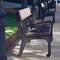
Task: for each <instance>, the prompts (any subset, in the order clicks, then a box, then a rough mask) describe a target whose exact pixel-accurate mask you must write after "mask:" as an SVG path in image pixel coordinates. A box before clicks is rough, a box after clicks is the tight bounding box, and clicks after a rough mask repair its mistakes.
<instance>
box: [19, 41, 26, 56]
mask: <svg viewBox="0 0 60 60" xmlns="http://www.w3.org/2000/svg"><path fill="white" fill-rule="evenodd" d="M26 43H27V40H22V42H21V47H20V50H19V56H21V55H22V53H23V50H24V47H25V45H26Z"/></svg>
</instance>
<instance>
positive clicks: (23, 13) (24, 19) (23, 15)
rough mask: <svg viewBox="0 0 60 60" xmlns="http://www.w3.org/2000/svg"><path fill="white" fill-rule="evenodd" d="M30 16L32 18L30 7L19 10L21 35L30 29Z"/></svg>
mask: <svg viewBox="0 0 60 60" xmlns="http://www.w3.org/2000/svg"><path fill="white" fill-rule="evenodd" d="M30 16H31V11H30V8H29V7H27V8H24V9H21V10H18V11H17V12H16V19H17V24H18V29H19V31H20V34H21V35H22V34H25V33H27V32H28V31H29V28H30V27H27V26H28V25H29V24H30V20H31V17H30Z"/></svg>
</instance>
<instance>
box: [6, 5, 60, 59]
mask: <svg viewBox="0 0 60 60" xmlns="http://www.w3.org/2000/svg"><path fill="white" fill-rule="evenodd" d="M20 43H21V41H20V40H17V41H16V42H15V43H14V44H13V46H12V47H11V48H10V50H9V51H8V52H7V55H8V59H7V60H60V4H58V5H57V9H56V23H54V25H53V41H52V54H51V57H50V58H48V57H46V53H47V43H46V41H44V40H43V41H42V40H31V42H30V43H28V44H27V45H26V47H25V49H24V52H23V54H22V57H17V54H18V53H19V48H20Z"/></svg>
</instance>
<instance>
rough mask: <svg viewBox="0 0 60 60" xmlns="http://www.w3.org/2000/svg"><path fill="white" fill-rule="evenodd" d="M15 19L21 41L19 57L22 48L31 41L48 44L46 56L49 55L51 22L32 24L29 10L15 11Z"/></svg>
mask: <svg viewBox="0 0 60 60" xmlns="http://www.w3.org/2000/svg"><path fill="white" fill-rule="evenodd" d="M16 19H17V25H18V30H19V33H20V35H21V36H20V37H21V39H22V42H21V47H20V50H19V55H20V56H21V55H22V53H23V50H24V47H25V45H26V43H27V42H29V41H30V40H31V39H44V40H46V41H47V43H48V54H47V56H48V57H50V55H51V41H52V38H53V37H52V24H51V22H39V23H36V22H35V23H32V22H33V21H32V20H31V11H30V8H29V7H27V8H24V9H21V10H18V11H16Z"/></svg>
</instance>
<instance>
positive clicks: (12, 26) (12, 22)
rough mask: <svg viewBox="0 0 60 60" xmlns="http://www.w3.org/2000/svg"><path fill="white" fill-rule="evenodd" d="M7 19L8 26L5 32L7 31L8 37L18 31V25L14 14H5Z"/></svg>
mask: <svg viewBox="0 0 60 60" xmlns="http://www.w3.org/2000/svg"><path fill="white" fill-rule="evenodd" d="M5 21H6V24H7V26H6V28H5V33H6V38H7V37H9V36H10V35H12V34H13V33H14V32H15V31H17V25H16V19H15V16H14V15H13V14H7V15H6V16H5Z"/></svg>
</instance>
